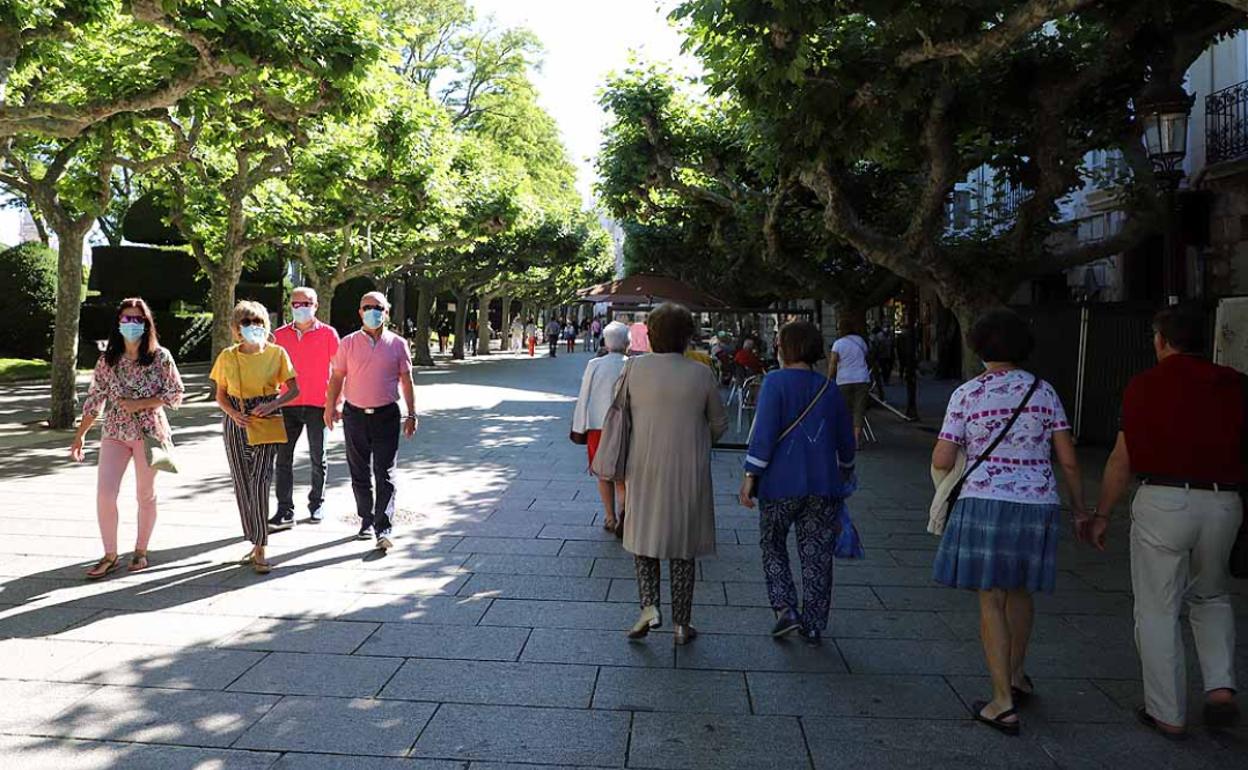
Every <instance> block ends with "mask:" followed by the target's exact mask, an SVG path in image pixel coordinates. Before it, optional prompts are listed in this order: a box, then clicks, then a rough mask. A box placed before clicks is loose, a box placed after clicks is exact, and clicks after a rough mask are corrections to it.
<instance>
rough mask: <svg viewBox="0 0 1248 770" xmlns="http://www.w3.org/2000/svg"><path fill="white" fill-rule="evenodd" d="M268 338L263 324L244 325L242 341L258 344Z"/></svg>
mask: <svg viewBox="0 0 1248 770" xmlns="http://www.w3.org/2000/svg"><path fill="white" fill-rule="evenodd" d="M268 338H269V332H268V330H267V329H265V328H264V327H263V326H244V327H243V341H244V342H248V343H250V344H252V345H260V344H262V343H263V342H265V341H266V340H267V339H268Z"/></svg>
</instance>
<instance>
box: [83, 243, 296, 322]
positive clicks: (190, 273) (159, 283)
mask: <svg viewBox="0 0 1248 770" xmlns="http://www.w3.org/2000/svg"><path fill="white" fill-rule="evenodd" d="M285 274H286V266H285V262H284V261H283V260H282V257H281V255H280V254H278V253H277V252H272V253H270V254H269V255H266V257H265V259H263V260H261V261H260V262H259V263H257V264H256V265H254V266H252V267H249V268H247V269H245V270H244V271H243V275H242V281H241V282H240V283H239V286H238V289H237V290H236V292H235V294H236V295H237V296H238V297H239V298H240V299H253V298H254V299H259V298H260V297H264V298H265V299H268V300H269V301H272V300H273V299H274V298H276V302H277V304H275V305H274V306H273V307H277V305H280V304H281V301H282V297H281V282H282V278H283V277H284V276H285ZM88 285H89V287H90V288H91V289H92V290H94V291H98V292H99V293H100V297H101V298H102V299H103V300H105V301H107V302H117V301H119V300H121V299H123V298H125V297H142V298H143V299H144V300H146V301H147V304H148V305H150V306H151V308H152V309H153V310H168V309H170V308H171V307H172V305H173V303H174V302H179V301H180V302H185V303H187V304H189V305H196V306H199V307H207V305H208V290H209V282H208V278H207V276H205V275H204V274H203V273H202V272H201V271H200V269H199V263H198V262H196V261H195V258H194V257H193V256H191V255H190V254H188V253H187V252H185V251H183V250H181V249H155V248H151V247H147V246H96V247H94V248H92V249H91V282H90V284H88ZM244 289H246V290H247V291H248V292H249V294H247V295H245V294H243V293H242V292H243V290H244ZM260 301H262V302H264V301H265V300H264V299H261V300H260ZM265 304H266V306H267V305H268V303H267V302H265Z"/></svg>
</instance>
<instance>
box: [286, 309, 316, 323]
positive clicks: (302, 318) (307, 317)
mask: <svg viewBox="0 0 1248 770" xmlns="http://www.w3.org/2000/svg"><path fill="white" fill-rule="evenodd" d="M315 314H316V313H315V311H314V310H312V308H310V307H296V308H292V309H291V315H293V316H294V318H295V323H300V324H306V323H307V322H308V321H311V320H312V318H313V316H314V315H315Z"/></svg>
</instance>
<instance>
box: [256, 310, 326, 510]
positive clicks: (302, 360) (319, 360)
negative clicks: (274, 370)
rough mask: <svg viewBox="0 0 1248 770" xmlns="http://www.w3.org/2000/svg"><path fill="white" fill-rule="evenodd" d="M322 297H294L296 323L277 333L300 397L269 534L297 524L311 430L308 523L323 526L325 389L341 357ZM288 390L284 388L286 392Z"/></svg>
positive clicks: (280, 459)
mask: <svg viewBox="0 0 1248 770" xmlns="http://www.w3.org/2000/svg"><path fill="white" fill-rule="evenodd" d="M316 308H317V301H316V291H315V290H314V289H309V288H308V287H306V286H301V287H299V288H297V289H294V290H293V291H291V292H290V310H291V317H292V318H294V320H293V321H292V322H291V323H288V324H286V325H285V326H283V327H281V328H280V329H278V330H277V331H275V332H273V337H274V339H276V340H277V344H278V345H280V346H281V347H283V348H285V349H286V352H287V353H289V354H290V360H291V362H292V363H294V365H295V379H296V380H297V381H298V383H299V395H298V397H296V398H295V400H293V401H291V402H289V403H288V404H286V406H284V407H282V419H283V420H284V421H285V423H286V443H285V444H284V445H283V446H282V447H281V448H279V449H278V451H277V513H275V514H274V515H273V518H271V519H269V531H271V532H273V531H277V530H282V529H290V528H291V527H292V526H294V524H295V472H294V465H295V445H296V444H297V443H299V434H300V433H302V432H303V429H304V428H305V427H306V428H307V429H308V454H309V455H310V456H311V458H312V489H311V490H309V492H308V521H309V522H311V523H313V524H320V523H321V520H322V518H323V517H324V514H323V513H322V512H321V506H322V504H323V503H324V502H325V432H326V431H325V421H324V416H323V415H324V414H325V389H326V387H327V385H328V383H329V371H330V362H331V361H332V360H333V357H334V354H336V353H337V352H338V332H337V330H335V329H334V327H332V326H330V325H329V324H323V323H321V322H320V321H318V320H316ZM285 391H286V388H285V386H282V392H283V394H284V393H285Z"/></svg>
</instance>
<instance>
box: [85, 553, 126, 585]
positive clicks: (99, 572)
mask: <svg viewBox="0 0 1248 770" xmlns="http://www.w3.org/2000/svg"><path fill="white" fill-rule="evenodd" d="M118 566H119V562H118V560H117V557H116V556H115V555H114V556H105V557H104V558H102V559H100V560H99V561H97V562H96V563H95V566H94V567H92V568H91V569H89V570H87V574H86V578H87V580H99V579H100V578H102V577H105V576H106V575H108V574H109V573H110V572H112V571H113V570H115V569H117V567H118Z"/></svg>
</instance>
